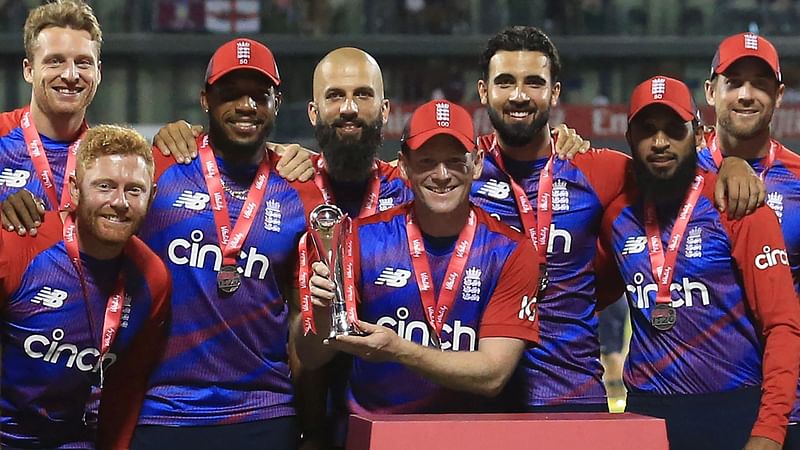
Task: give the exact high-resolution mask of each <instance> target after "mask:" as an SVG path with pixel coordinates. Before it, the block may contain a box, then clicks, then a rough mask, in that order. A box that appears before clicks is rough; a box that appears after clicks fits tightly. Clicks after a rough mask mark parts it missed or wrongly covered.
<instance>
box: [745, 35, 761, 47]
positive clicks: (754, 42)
mask: <svg viewBox="0 0 800 450" xmlns="http://www.w3.org/2000/svg"><path fill="white" fill-rule="evenodd" d="M744 48H746V49H748V50H758V36H757V35H755V34H750V33H748V34H745V35H744Z"/></svg>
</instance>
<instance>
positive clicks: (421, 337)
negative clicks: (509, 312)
mask: <svg viewBox="0 0 800 450" xmlns="http://www.w3.org/2000/svg"><path fill="white" fill-rule="evenodd" d="M408 315H409V313H408V308H406V307H404V306H401V307H399V308H397V311H395V317H389V316H383V317H381V318H380V319H378V320H377V321H376V322H375V324H376V325H380V326H384V327H386V328H390V329H392V330H394V331H395V332H397V335H398V336H400V337H402V338H403V339H405V340H407V341H411V342H416V343H417V344H420V345H423V346H425V347H429V346H435V345H436V344H435V342H432V341H431V337H432V336H431V327H430V326H429V325H428V323H427V322H425V321H422V320H411V321H406V320H407V319H408ZM448 337H449V339H448ZM464 337H467V338H468V341H467V344H466V345H462V344H463V342H462V340H463V338H464ZM477 343H478V333H476V332H475V329H474V328H472V327H469V326H466V325H462V322H461V321H460V320H456V321H454V322H453V325H452V326H450V324H449V323H445V324H444V325H443V326H442V339H441V342H440V344H441V349H442V350H453V351H456V352H457V351H462V350H463V351H470V352H472V351H475V350H477Z"/></svg>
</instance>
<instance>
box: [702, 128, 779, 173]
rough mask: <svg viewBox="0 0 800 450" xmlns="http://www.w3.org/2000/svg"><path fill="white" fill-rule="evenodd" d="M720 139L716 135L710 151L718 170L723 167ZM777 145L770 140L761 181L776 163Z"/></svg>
mask: <svg viewBox="0 0 800 450" xmlns="http://www.w3.org/2000/svg"><path fill="white" fill-rule="evenodd" d="M718 140H719V138H717V136H716V135H714V139H713V140H712V141H711V145H710V146H709V150H710V151H711V156H712V157H713V158H714V164H715V165H716V166H717V169H719V168H720V167H722V159H723V156H722V151H721V150H720V149H719V143H718ZM777 147H778V146H777V145H776V143H775V141H774V140H772V139H770V141H769V153H768V154H767V156H766V157H765V158H764V160H763V165H764V170H762V171H761V173H760V174H758V177H759V178H761V181H764V176H766V174H767V171H768V170H769V169H770V168H771V167H772V164H773V163H774V162H775V155H776V154H777Z"/></svg>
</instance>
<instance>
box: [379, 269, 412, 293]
mask: <svg viewBox="0 0 800 450" xmlns="http://www.w3.org/2000/svg"><path fill="white" fill-rule="evenodd" d="M409 278H411V271H410V270H406V269H395V268H392V267H387V268H385V269H383V271H382V272H381V274H380V275H379V276H378V279H377V280H375V284H377V285H378V286H384V285H386V286H389V287H395V288H399V287H403V286H405V285H407V284H408V279H409Z"/></svg>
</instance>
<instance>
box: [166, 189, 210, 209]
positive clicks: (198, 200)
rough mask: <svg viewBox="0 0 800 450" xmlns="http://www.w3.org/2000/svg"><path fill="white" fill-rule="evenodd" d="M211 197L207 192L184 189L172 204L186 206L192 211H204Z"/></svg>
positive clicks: (179, 206)
mask: <svg viewBox="0 0 800 450" xmlns="http://www.w3.org/2000/svg"><path fill="white" fill-rule="evenodd" d="M210 199H211V198H210V197H209V196H208V194H206V193H205V192H192V191H183V192H182V193H181V195H179V196H178V198H177V199H176V200H175V203H173V204H172V206H174V207H175V208H186V209H191V210H192V211H202V210H204V209H206V205H207V204H208V201H209V200H210Z"/></svg>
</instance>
